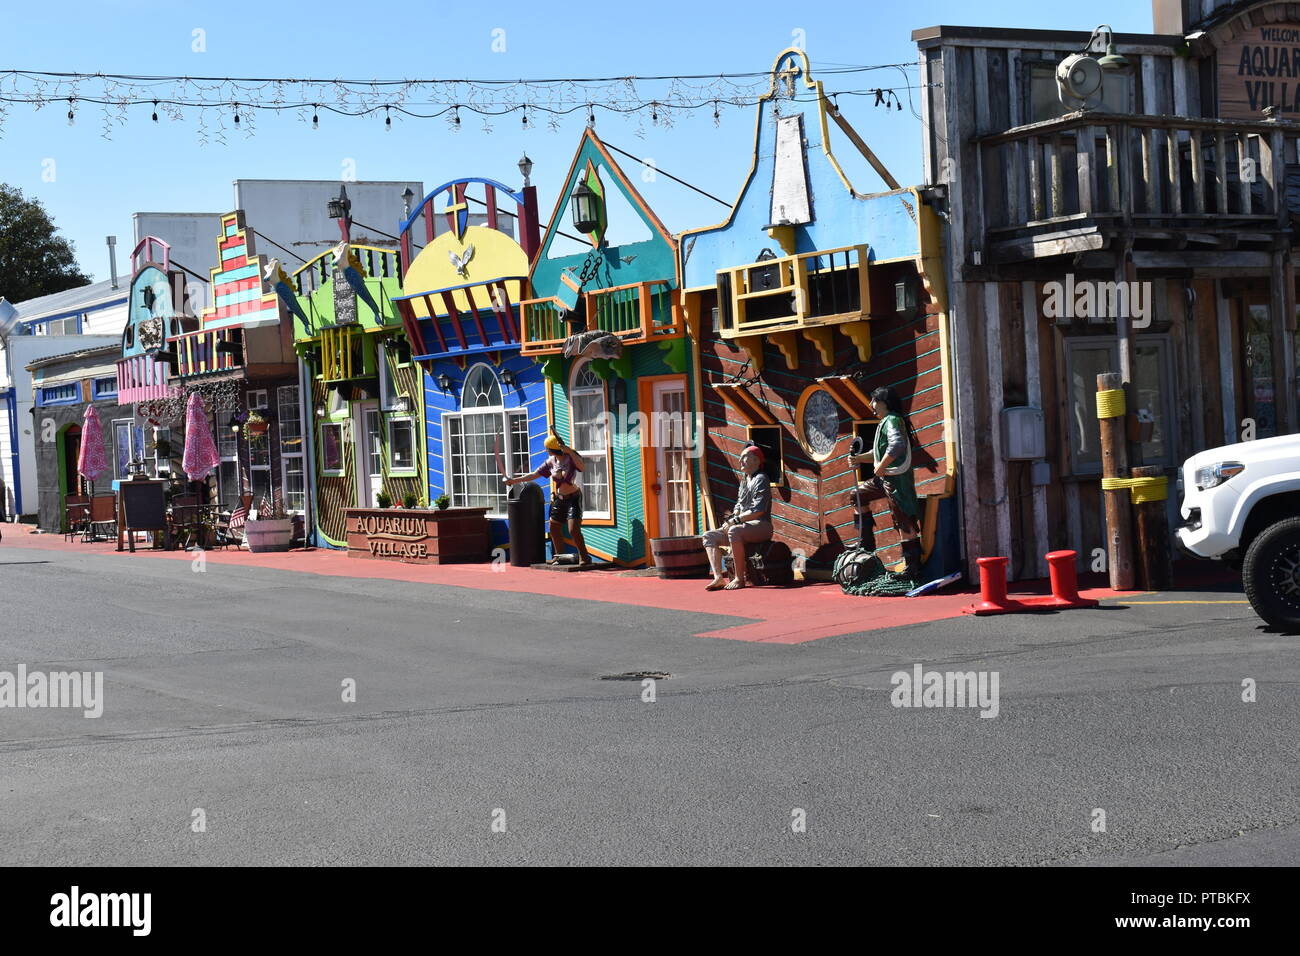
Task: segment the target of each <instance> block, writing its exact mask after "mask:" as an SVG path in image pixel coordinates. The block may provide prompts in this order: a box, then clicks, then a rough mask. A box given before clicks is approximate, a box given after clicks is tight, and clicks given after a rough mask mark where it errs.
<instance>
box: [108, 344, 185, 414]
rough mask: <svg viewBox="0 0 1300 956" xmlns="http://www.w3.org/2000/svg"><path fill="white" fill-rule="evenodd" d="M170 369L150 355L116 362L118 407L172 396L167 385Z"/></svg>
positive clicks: (135, 356) (136, 356) (133, 356)
mask: <svg viewBox="0 0 1300 956" xmlns="http://www.w3.org/2000/svg"><path fill="white" fill-rule="evenodd" d="M170 374H171V369H170V368H169V366H168V364H167V363H166V362H160V361H159V360H158V359H156V358H154V357H153V356H152V355H131V356H128V357H127V358H124V359H119V360H118V362H117V401H118V404H119V405H128V404H131V403H134V402H148V401H153V400H154V399H158V398H167V397H168V396H169V395H171V394H172V387H171V385H169V384H168V377H169V376H170Z"/></svg>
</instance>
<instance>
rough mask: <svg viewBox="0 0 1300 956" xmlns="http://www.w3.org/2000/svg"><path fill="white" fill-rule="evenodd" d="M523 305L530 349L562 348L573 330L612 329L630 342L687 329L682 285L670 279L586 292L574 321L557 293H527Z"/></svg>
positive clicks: (527, 351) (527, 350) (525, 335)
mask: <svg viewBox="0 0 1300 956" xmlns="http://www.w3.org/2000/svg"><path fill="white" fill-rule="evenodd" d="M520 308H521V310H522V313H523V343H522V348H521V351H522V352H523V354H525V355H538V354H546V353H552V352H558V351H560V350H561V349H562V348H563V347H564V340H565V339H566V338H567V337H568V336H570V335H573V334H574V333H576V332H583V331H593V330H600V331H602V332H610V333H612V334H614V335H617V336H618V337H619V338H620V339H622V340H623V342H624V343H625V344H628V345H635V344H637V343H640V342H650V341H658V340H661V339H667V338H672V337H674V336H677V335H681V333H682V319H681V310H680V309H679V308H678V307H677V290H676V289H674V288H672V286H671V285H670V284H669V283H668V281H667V280H666V279H658V280H654V281H650V282H633V283H630V284H628V285H621V286H614V287H613V288H609V289H596V290H593V291H591V292H585V293H583V295H582V300H581V302H580V304H579V306H578V309H577V310H576V316H575V318H576V321H572V322H571V321H570V320H569V318H568V317H565V315H564V307H563V305H562V304H561V303H560V301H559V300H558V299H555V298H543V299H525V300H523V301H522V302H521V303H520Z"/></svg>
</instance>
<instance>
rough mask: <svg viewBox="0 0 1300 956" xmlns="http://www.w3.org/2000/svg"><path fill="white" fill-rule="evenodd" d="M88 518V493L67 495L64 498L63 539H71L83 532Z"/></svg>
mask: <svg viewBox="0 0 1300 956" xmlns="http://www.w3.org/2000/svg"><path fill="white" fill-rule="evenodd" d="M89 520H90V495H68V496H67V498H65V499H64V512H63V529H64V530H63V540H64V541H71V540H73V539H74V538H75V537H76V536H77V535H79V534H85V531H86V522H87V521H89Z"/></svg>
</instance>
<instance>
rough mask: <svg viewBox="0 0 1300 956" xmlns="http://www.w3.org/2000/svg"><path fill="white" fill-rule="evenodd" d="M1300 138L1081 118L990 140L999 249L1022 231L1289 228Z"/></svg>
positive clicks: (1263, 129)
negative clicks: (1291, 157)
mask: <svg viewBox="0 0 1300 956" xmlns="http://www.w3.org/2000/svg"><path fill="white" fill-rule="evenodd" d="M1298 131H1300V129H1297V128H1296V127H1292V126H1291V125H1290V124H1285V125H1283V124H1279V123H1274V122H1234V121H1225V120H1216V119H1194V118H1189V117H1180V116H1128V115H1115V114H1107V113H1090V112H1081V113H1069V114H1067V115H1065V116H1062V117H1059V118H1057V119H1052V120H1047V121H1044V122H1041V123H1034V124H1031V125H1028V126H1021V127H1018V128H1016V129H1012V130H1007V131H1006V132H1002V133H997V134H995V135H992V136H986V137H984V138H982V139H981V140H980V141H979V159H980V164H981V167H980V168H981V176H980V184H981V187H982V193H983V211H984V223H985V228H986V229H987V230H989V232H990V233H991V235H990V239H991V240H993V241H996V240H997V239H999V238H1005V237H1006V234H1007V233H1008V232H1012V231H1015V230H1028V231H1034V232H1043V231H1047V230H1045V229H1044V227H1056V228H1072V227H1073V226H1087V225H1092V226H1094V227H1096V226H1098V225H1114V226H1120V225H1123V226H1124V227H1126V228H1139V229H1140V228H1143V227H1147V226H1150V227H1153V228H1161V229H1167V228H1180V227H1181V228H1194V227H1198V226H1200V227H1204V226H1205V225H1210V224H1212V225H1215V226H1216V227H1217V228H1222V227H1223V226H1225V225H1228V224H1229V223H1235V224H1237V225H1239V226H1241V227H1244V228H1247V229H1249V228H1254V229H1263V230H1269V229H1277V228H1282V226H1283V224H1284V223H1285V219H1286V212H1287V209H1286V160H1285V156H1286V149H1287V140H1288V139H1289V138H1293V137H1294V135H1295V133H1296V132H1298ZM1293 148H1294V147H1293ZM1086 220H1093V222H1092V223H1088V222H1086Z"/></svg>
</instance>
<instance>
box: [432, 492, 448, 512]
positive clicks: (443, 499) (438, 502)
mask: <svg viewBox="0 0 1300 956" xmlns="http://www.w3.org/2000/svg"><path fill="white" fill-rule="evenodd" d="M433 503H434V505H435V506H436V507H437V509H438V510H439V511H446V510H447V509H448V508H449V507H451V499H450V498H448V497H447V496H446V495H439V496H438V497H437V498H435V499H434V502H433Z"/></svg>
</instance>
